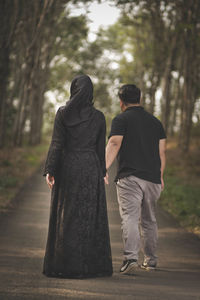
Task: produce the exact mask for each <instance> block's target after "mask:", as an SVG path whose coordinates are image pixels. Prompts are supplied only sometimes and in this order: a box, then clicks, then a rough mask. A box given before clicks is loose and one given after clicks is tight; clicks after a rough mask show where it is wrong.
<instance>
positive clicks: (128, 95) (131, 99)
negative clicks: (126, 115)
mask: <svg viewBox="0 0 200 300" xmlns="http://www.w3.org/2000/svg"><path fill="white" fill-rule="evenodd" d="M118 96H119V98H120V100H122V101H123V102H124V103H127V104H128V103H133V104H134V103H140V96H141V91H140V89H139V88H138V87H137V86H136V85H134V84H125V85H122V87H120V89H119V92H118Z"/></svg>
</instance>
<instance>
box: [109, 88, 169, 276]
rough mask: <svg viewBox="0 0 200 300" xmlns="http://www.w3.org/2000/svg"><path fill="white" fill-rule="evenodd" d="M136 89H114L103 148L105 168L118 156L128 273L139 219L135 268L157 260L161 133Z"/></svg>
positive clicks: (125, 269) (123, 269)
mask: <svg viewBox="0 0 200 300" xmlns="http://www.w3.org/2000/svg"><path fill="white" fill-rule="evenodd" d="M140 94H141V93H140V90H139V89H138V88H137V87H136V86H135V85H133V84H127V85H123V86H122V87H121V88H120V90H119V93H118V95H119V98H120V107H121V110H122V113H121V114H119V115H118V116H116V117H115V118H114V119H113V121H112V126H111V132H110V136H109V141H108V145H107V147H106V168H107V169H108V168H109V167H110V166H111V164H112V162H113V161H114V159H115V158H116V156H117V158H118V172H117V176H116V180H115V181H116V183H117V195H118V202H119V210H120V216H121V219H122V238H123V244H124V261H123V264H122V266H121V269H120V272H121V273H123V274H127V273H130V274H131V273H132V272H133V271H134V269H135V268H136V267H137V266H138V252H139V250H140V247H141V242H140V230H139V225H140V224H141V230H142V237H143V239H142V240H143V252H144V261H143V264H142V266H141V267H142V268H145V269H154V268H155V267H156V265H157V256H156V248H157V238H158V236H157V223H156V202H157V200H158V198H159V197H160V193H161V189H163V188H164V181H163V173H164V168H165V142H166V135H165V132H164V129H163V126H162V124H161V122H160V121H159V120H158V119H157V118H155V117H154V116H153V115H151V114H150V113H148V112H146V111H145V110H144V108H143V107H142V106H141V105H140ZM105 182H106V183H108V178H107V177H106V178H105Z"/></svg>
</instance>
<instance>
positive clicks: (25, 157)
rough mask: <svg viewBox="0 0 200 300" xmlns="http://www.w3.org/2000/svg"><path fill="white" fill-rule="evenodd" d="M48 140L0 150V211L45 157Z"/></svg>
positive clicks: (7, 204) (6, 205) (4, 208)
mask: <svg viewBox="0 0 200 300" xmlns="http://www.w3.org/2000/svg"><path fill="white" fill-rule="evenodd" d="M48 146H49V141H48V140H47V141H43V142H42V143H41V144H40V145H37V146H34V147H33V146H24V147H22V148H4V149H1V151H0V211H6V210H7V209H8V207H9V206H10V205H11V200H12V199H13V198H14V197H15V195H16V194H17V192H18V191H19V189H20V187H21V186H22V185H23V184H24V182H25V181H26V179H27V178H28V177H30V176H31V175H32V174H33V173H34V172H35V171H36V170H37V168H38V167H39V166H40V164H41V163H42V161H43V160H44V159H45V156H46V154H47V150H48Z"/></svg>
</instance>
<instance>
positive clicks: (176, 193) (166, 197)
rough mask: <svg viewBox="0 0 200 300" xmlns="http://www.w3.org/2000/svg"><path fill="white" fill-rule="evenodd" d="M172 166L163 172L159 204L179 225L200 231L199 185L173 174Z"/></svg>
mask: <svg viewBox="0 0 200 300" xmlns="http://www.w3.org/2000/svg"><path fill="white" fill-rule="evenodd" d="M175 170H176V173H177V169H175V168H174V167H170V166H168V167H167V169H166V172H165V189H164V191H163V192H162V194H161V198H160V200H159V201H160V204H161V206H162V207H163V208H164V209H166V210H167V211H168V212H170V213H171V214H172V215H173V216H175V217H176V218H177V219H178V220H179V222H180V224H181V225H183V226H184V227H187V228H188V229H190V230H192V231H194V232H197V233H199V232H200V186H199V185H191V184H188V183H185V182H184V181H183V180H182V179H181V178H179V177H177V175H175Z"/></svg>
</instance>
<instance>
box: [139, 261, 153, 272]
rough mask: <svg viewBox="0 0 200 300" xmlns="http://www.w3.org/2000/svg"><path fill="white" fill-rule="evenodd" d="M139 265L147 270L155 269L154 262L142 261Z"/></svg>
mask: <svg viewBox="0 0 200 300" xmlns="http://www.w3.org/2000/svg"><path fill="white" fill-rule="evenodd" d="M140 267H141V269H145V270H147V271H149V270H155V269H156V264H150V263H146V262H143V264H142V265H141V266H140Z"/></svg>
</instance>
